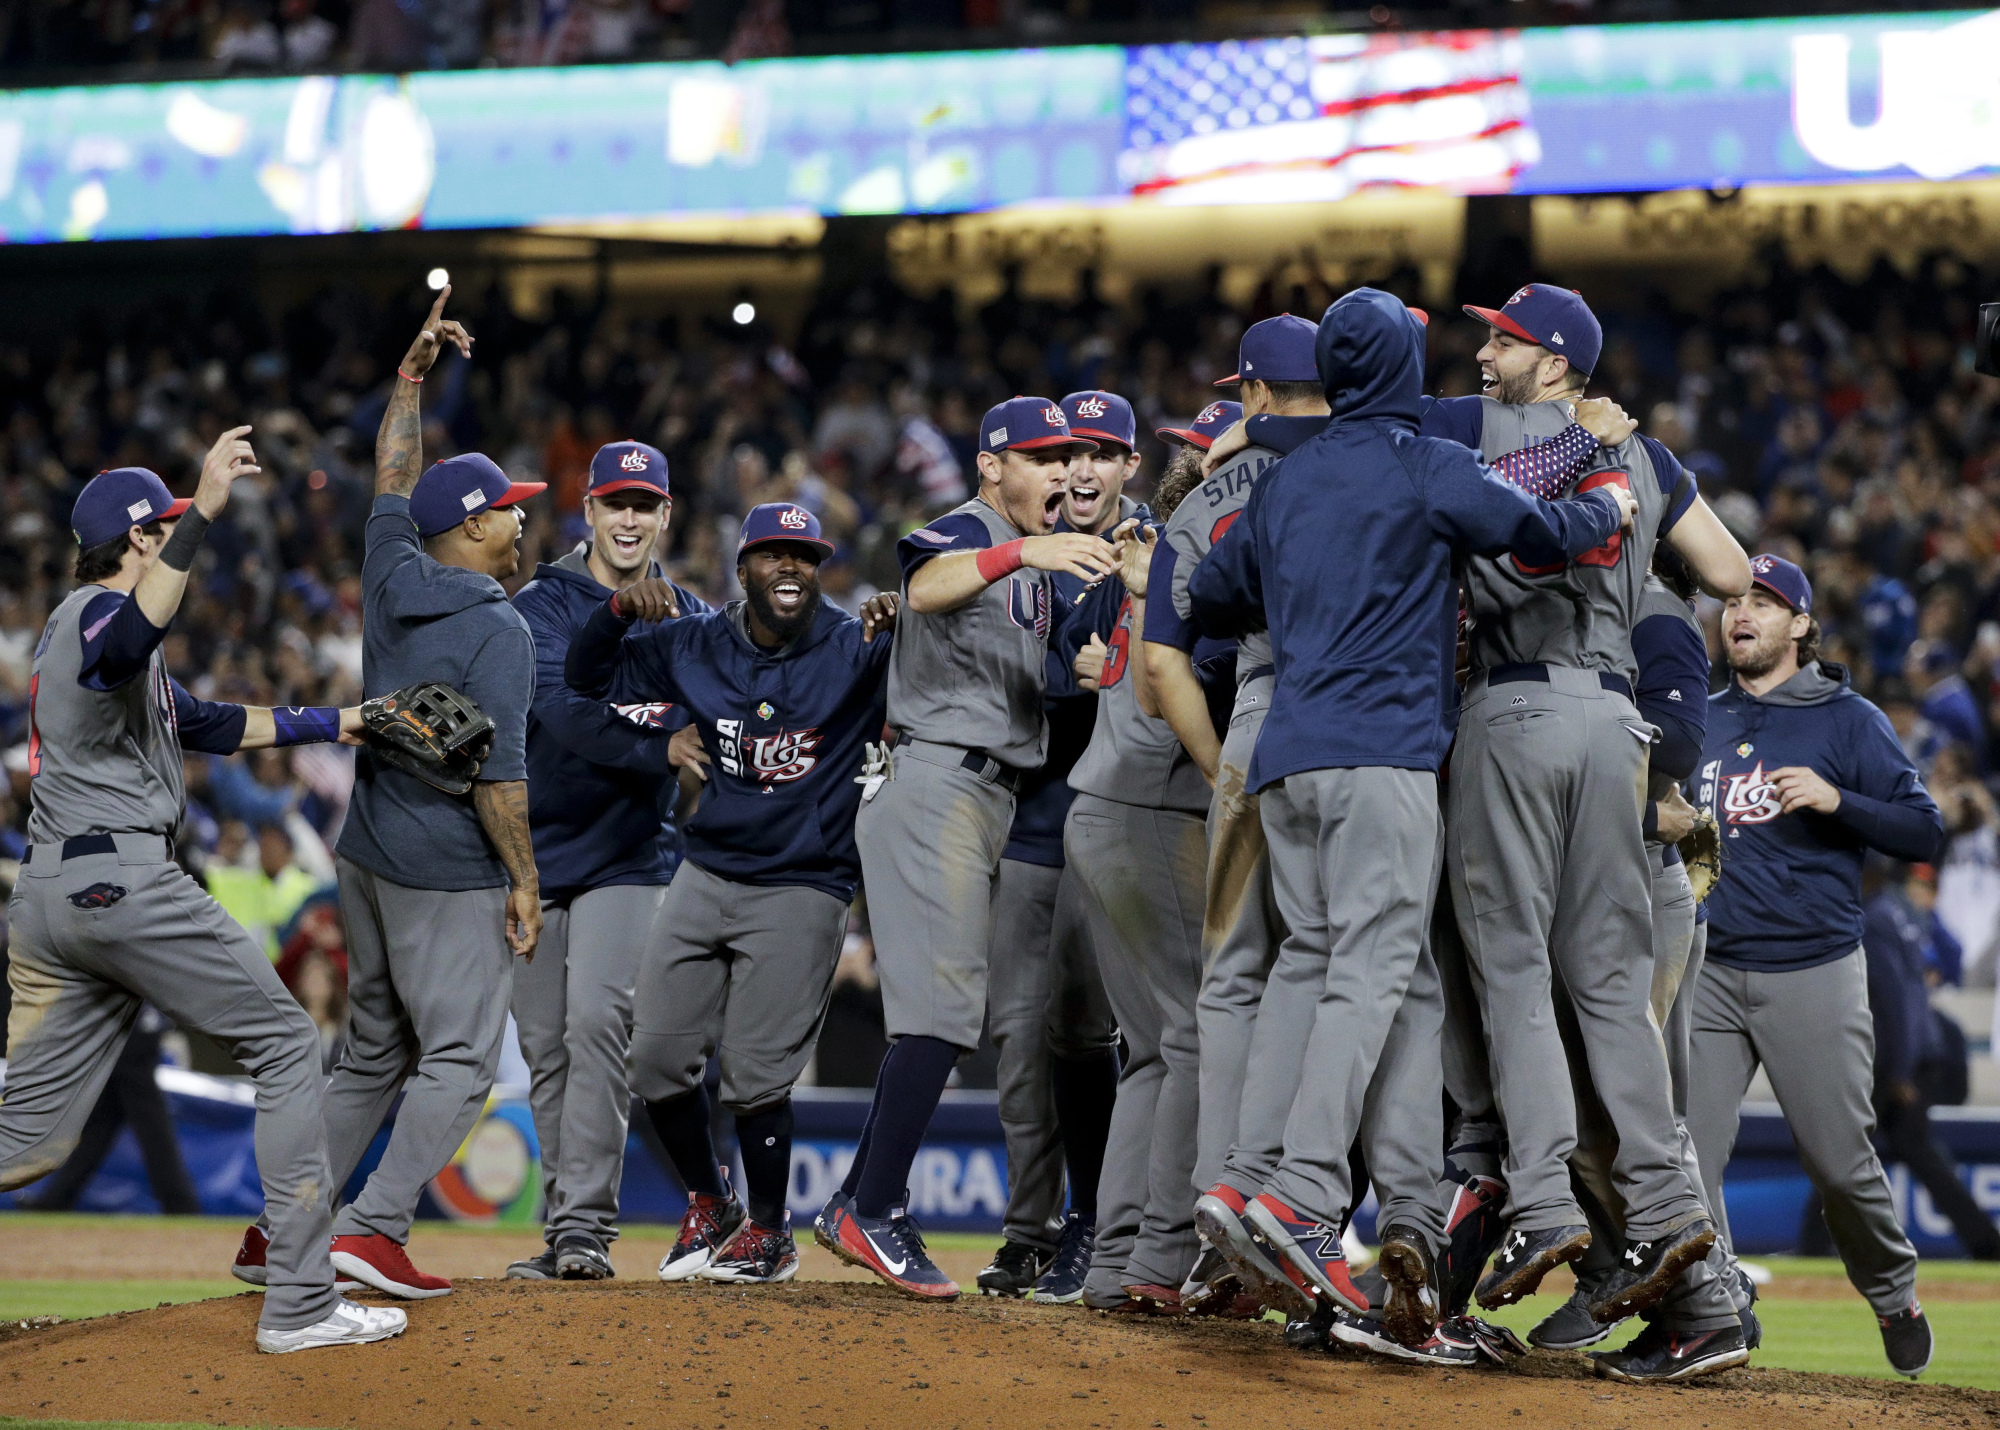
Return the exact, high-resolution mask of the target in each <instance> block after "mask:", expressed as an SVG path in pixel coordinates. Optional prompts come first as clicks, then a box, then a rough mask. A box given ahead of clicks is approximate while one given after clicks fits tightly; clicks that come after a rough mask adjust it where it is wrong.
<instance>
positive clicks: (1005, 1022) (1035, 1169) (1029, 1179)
mask: <svg viewBox="0 0 2000 1430" xmlns="http://www.w3.org/2000/svg"><path fill="white" fill-rule="evenodd" d="M1062 878H1063V870H1062V867H1061V866H1060V865H1045V864H1030V863H1027V862H1025V861H1024V860H1020V859H1002V860H1001V861H1000V877H999V880H998V882H997V883H996V884H995V885H994V890H993V951H992V954H991V956H990V958H989V960H988V963H987V969H986V1026H987V1031H988V1032H989V1033H991V1034H992V1037H993V1046H994V1047H995V1048H996V1049H997V1050H998V1051H999V1054H1000V1065H999V1068H998V1069H997V1071H996V1073H995V1076H994V1082H995V1084H996V1086H997V1088H998V1093H999V1106H1000V1130H1001V1132H1002V1134H1003V1135H1004V1136H1005V1137H1006V1139H1007V1215H1006V1218H1005V1221H1004V1224H1003V1229H1004V1232H1005V1235H1006V1238H1007V1240H1009V1241H1018V1242H1023V1243H1025V1244H1027V1245H1029V1246H1032V1247H1035V1248H1036V1249H1037V1250H1039V1251H1041V1252H1043V1253H1044V1254H1047V1253H1049V1252H1053V1251H1054V1250H1055V1245H1056V1235H1057V1233H1058V1231H1059V1229H1060V1223H1061V1220H1062V1211H1063V1154H1062V1136H1061V1131H1060V1129H1059V1128H1058V1127H1057V1125H1056V1103H1055V1087H1054V1054H1053V1052H1052V1051H1051V1050H1050V1048H1049V1043H1048V1032H1047V1030H1048V1007H1049V985H1050V969H1049V964H1050V956H1051V955H1050V948H1051V945H1052V943H1053V942H1054V938H1055V922H1056V890H1057V888H1058V887H1059V886H1060V885H1061V883H1062Z"/></svg>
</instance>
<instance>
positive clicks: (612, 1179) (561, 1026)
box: [513, 884, 666, 1246]
mask: <svg viewBox="0 0 2000 1430" xmlns="http://www.w3.org/2000/svg"><path fill="white" fill-rule="evenodd" d="M665 893H666V887H665V886H664V885H659V884H616V885H612V886H611V887H609V888H604V889H589V890H586V891H585V892H583V893H581V894H578V895H577V896H576V897H575V898H574V899H572V900H571V901H570V902H569V903H568V904H567V905H565V906H558V905H555V904H551V903H548V902H544V903H543V905H542V918H543V923H542V936H541V939H540V940H539V941H538V942H537V943H536V945H535V957H534V960H533V961H532V962H530V963H524V964H522V965H521V966H519V967H517V968H516V969H515V970H514V984H513V988H514V992H513V1007H514V1025H515V1027H516V1029H517V1030H518V1031H519V1034H520V1039H521V1055H522V1056H523V1057H524V1058H526V1059H527V1063H528V1072H529V1076H530V1082H529V1085H528V1104H529V1107H530V1109H531V1110H532V1111H533V1113H534V1118H535V1136H536V1138H537V1140H538V1141H540V1143H541V1149H542V1185H543V1191H544V1194H545V1201H546V1205H547V1210H546V1211H545V1213H544V1215H543V1221H544V1228H543V1233H542V1234H543V1235H544V1236H545V1237H546V1238H547V1239H548V1242H549V1244H550V1245H551V1246H553V1245H555V1239H556V1238H557V1237H558V1236H560V1235H561V1234H562V1233H564V1232H566V1231H581V1232H588V1233H590V1234H591V1235H593V1236H596V1237H598V1238H600V1239H602V1240H604V1241H610V1240H612V1239H614V1238H615V1237H616V1236H617V1235H618V1186H619V1182H620V1180H621V1178H622V1177H623V1175H624V1172H625V1137H626V1123H627V1121H628V1120H629V1118H630V1116H631V1108H632V1091H631V1088H630V1086H629V1085H628V1083H627V1081H626V1075H625V1054H626V1049H627V1047H628V1046H629V1045H630V1043H631V1039H632V990H633V987H634V986H635V985H636V984H637V982H638V978H639V955H640V953H641V951H642V950H643V949H644V948H645V946H646V941H647V938H648V937H649V935H650V933H651V930H652V926H653V914H654V913H655V911H656V910H658V908H659V906H660V900H661V898H662V896H663V895H665ZM552 934H553V935H554V937H553V938H552V937H551V935H552Z"/></svg>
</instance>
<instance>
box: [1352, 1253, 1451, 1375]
mask: <svg viewBox="0 0 2000 1430" xmlns="http://www.w3.org/2000/svg"><path fill="white" fill-rule="evenodd" d="M1376 1265H1377V1266H1379V1267H1380V1268H1381V1270H1382V1279H1383V1281H1384V1282H1385V1283H1387V1286H1388V1292H1389V1295H1388V1300H1387V1302H1386V1303H1385V1304H1384V1306H1383V1308H1382V1324H1383V1325H1385V1326H1387V1327H1388V1328H1389V1334H1390V1335H1392V1336H1394V1337H1395V1338H1396V1339H1397V1340H1398V1341H1400V1342H1402V1343H1403V1344H1404V1345H1406V1346H1419V1345H1422V1344H1424V1343H1425V1342H1426V1341H1428V1340H1430V1339H1431V1332H1433V1331H1435V1330H1436V1329H1437V1324H1438V1322H1439V1321H1440V1320H1441V1319H1442V1315H1441V1312H1440V1310H1439V1307H1438V1294H1437V1286H1436V1280H1437V1266H1436V1264H1435V1263H1434V1262H1433V1261H1432V1259H1431V1248H1430V1243H1429V1242H1427V1241H1426V1240H1424V1235H1423V1233H1422V1232H1420V1231H1418V1230H1417V1229H1416V1228H1415V1227H1411V1226H1404V1225H1401V1224H1400V1223H1399V1224H1398V1225H1396V1226H1392V1227H1390V1228H1389V1229H1388V1230H1386V1231H1384V1232H1383V1233H1382V1250H1381V1252H1380V1253H1379V1254H1378V1255H1377V1257H1376ZM1356 1294H1357V1295H1359V1296H1360V1297H1361V1300H1362V1303H1363V1305H1364V1306H1366V1305H1367V1304H1368V1303H1369V1297H1368V1296H1367V1294H1366V1293H1365V1292H1362V1291H1361V1290H1360V1288H1359V1287H1357V1288H1356Z"/></svg>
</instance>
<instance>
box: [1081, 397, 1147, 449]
mask: <svg viewBox="0 0 2000 1430" xmlns="http://www.w3.org/2000/svg"><path fill="white" fill-rule="evenodd" d="M1062 410H1063V416H1064V417H1066V418H1068V419H1069V430H1070V431H1071V432H1073V433H1075V434H1076V435H1077V436H1079V437H1088V438H1090V439H1091V440H1092V441H1094V442H1115V443H1117V444H1118V445H1119V446H1121V447H1123V448H1124V449H1125V450H1126V451H1128V452H1130V451H1132V450H1134V449H1135V448H1136V447H1137V446H1138V445H1139V420H1138V419H1137V418H1136V417H1134V416H1133V415H1132V404H1131V403H1129V402H1127V401H1126V400H1125V399H1124V398H1122V397H1120V396H1119V395H1118V394H1117V393H1115V392H1098V391H1095V390H1092V391H1090V392H1072V393H1071V394H1070V395H1069V396H1068V397H1065V398H1064V399H1063V400H1062Z"/></svg>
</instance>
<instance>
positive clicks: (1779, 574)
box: [1750, 554, 1812, 615]
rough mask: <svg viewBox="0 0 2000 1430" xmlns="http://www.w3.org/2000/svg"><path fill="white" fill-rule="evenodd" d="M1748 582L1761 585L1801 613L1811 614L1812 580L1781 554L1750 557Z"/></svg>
mask: <svg viewBox="0 0 2000 1430" xmlns="http://www.w3.org/2000/svg"><path fill="white" fill-rule="evenodd" d="M1750 584H1751V585H1753V586H1762V587H1763V588H1764V589H1765V590H1766V591H1769V592H1770V593H1771V594H1772V595H1774V596H1776V597H1777V598H1778V599H1779V600H1781V601H1783V602H1784V603H1785V604H1786V605H1788V606H1790V607H1791V608H1792V609H1793V610H1794V611H1797V612H1798V613H1799V614H1801V615H1810V614H1812V582H1810V581H1808V580H1807V579H1806V573H1805V572H1803V571H1801V570H1799V568H1798V567H1796V566H1794V565H1793V564H1792V563H1791V562H1789V561H1787V560H1785V558H1784V557H1782V556H1771V555H1768V554H1767V555H1763V556H1753V557H1751V558H1750Z"/></svg>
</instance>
